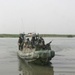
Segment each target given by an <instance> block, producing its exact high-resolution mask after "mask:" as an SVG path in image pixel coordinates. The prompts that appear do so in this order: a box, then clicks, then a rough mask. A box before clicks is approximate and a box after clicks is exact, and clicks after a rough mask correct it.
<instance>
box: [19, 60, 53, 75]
mask: <svg viewBox="0 0 75 75" xmlns="http://www.w3.org/2000/svg"><path fill="white" fill-rule="evenodd" d="M19 71H20V73H19V75H54V71H53V67H52V66H51V65H50V66H49V65H48V66H47V65H45V66H41V65H35V64H31V63H26V62H24V61H23V60H21V59H19Z"/></svg>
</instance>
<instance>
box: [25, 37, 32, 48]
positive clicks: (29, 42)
mask: <svg viewBox="0 0 75 75" xmlns="http://www.w3.org/2000/svg"><path fill="white" fill-rule="evenodd" d="M25 47H26V48H31V41H30V40H29V38H27V40H26V42H25Z"/></svg>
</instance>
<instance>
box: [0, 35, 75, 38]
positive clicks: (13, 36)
mask: <svg viewBox="0 0 75 75" xmlns="http://www.w3.org/2000/svg"><path fill="white" fill-rule="evenodd" d="M39 35H40V36H42V37H68V38H71V37H75V35H72V34H39ZM0 37H1V38H4V37H10V38H17V37H19V34H0Z"/></svg>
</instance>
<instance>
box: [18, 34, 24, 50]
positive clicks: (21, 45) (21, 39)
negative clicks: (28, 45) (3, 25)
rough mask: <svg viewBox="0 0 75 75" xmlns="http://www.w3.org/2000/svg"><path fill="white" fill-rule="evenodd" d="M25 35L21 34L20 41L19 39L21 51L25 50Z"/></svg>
mask: <svg viewBox="0 0 75 75" xmlns="http://www.w3.org/2000/svg"><path fill="white" fill-rule="evenodd" d="M24 35H25V34H20V36H19V39H18V44H19V50H23V45H24Z"/></svg>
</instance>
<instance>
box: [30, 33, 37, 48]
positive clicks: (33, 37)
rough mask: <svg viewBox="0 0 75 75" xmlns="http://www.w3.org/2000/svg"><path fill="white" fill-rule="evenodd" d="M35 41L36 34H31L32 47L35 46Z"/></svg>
mask: <svg viewBox="0 0 75 75" xmlns="http://www.w3.org/2000/svg"><path fill="white" fill-rule="evenodd" d="M35 41H36V34H33V36H32V39H31V45H32V48H34V47H35Z"/></svg>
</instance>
